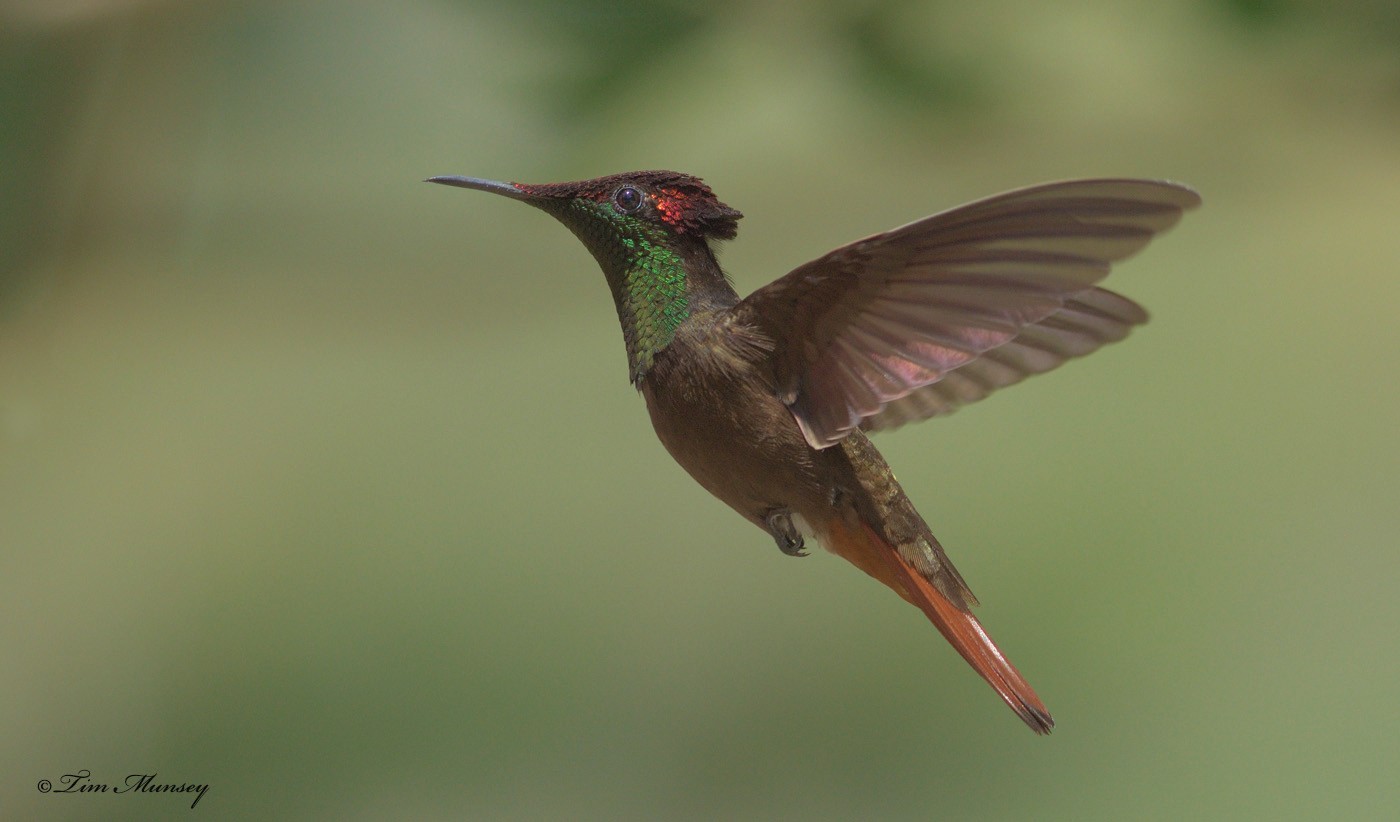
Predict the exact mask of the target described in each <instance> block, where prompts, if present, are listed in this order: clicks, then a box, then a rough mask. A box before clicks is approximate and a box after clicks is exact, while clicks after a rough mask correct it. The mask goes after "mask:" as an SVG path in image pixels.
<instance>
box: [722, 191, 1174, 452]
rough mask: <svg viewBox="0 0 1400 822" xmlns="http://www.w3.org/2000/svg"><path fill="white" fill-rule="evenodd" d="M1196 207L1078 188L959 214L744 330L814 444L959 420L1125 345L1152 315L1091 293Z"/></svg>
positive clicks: (879, 246)
mask: <svg viewBox="0 0 1400 822" xmlns="http://www.w3.org/2000/svg"><path fill="white" fill-rule="evenodd" d="M1199 204H1200V197H1199V195H1197V194H1196V192H1194V191H1192V190H1191V189H1189V188H1187V187H1185V186H1183V185H1179V184H1177V183H1169V182H1160V181H1154V180H1126V179H1124V180H1118V179H1105V180H1071V181H1068V182H1061V183H1048V184H1045V185H1040V186H1033V187H1031V188H1023V189H1019V190H1017V191H1011V192H1008V193H1005V194H999V195H997V196H995V197H989V198H987V199H985V200H978V201H977V202H974V203H969V204H967V205H964V206H959V207H958V208H954V209H952V210H949V211H944V212H942V213H940V214H935V215H933V216H931V217H926V218H924V219H922V220H918V221H917V222H913V223H910V224H908V225H905V226H901V227H900V228H896V229H893V230H891V231H887V232H885V233H883V234H876V235H874V236H871V237H867V238H865V239H863V240H859V241H857V242H854V243H851V244H850V245H846V246H842V247H841V248H838V249H836V250H834V251H832V252H830V253H828V254H826V255H825V256H822V257H820V258H818V259H816V260H813V261H811V262H809V263H807V264H805V265H802V266H799V267H798V268H796V269H794V270H793V271H791V272H790V273H788V274H787V275H785V276H783V277H782V278H780V279H778V280H775V281H774V282H772V283H770V284H768V285H767V286H764V287H763V288H761V289H759V290H758V291H755V292H754V293H753V294H751V295H749V296H748V297H747V298H746V299H744V300H743V301H742V302H741V303H740V304H739V305H738V306H736V307H735V311H736V312H737V316H738V318H739V319H740V320H741V321H743V322H746V323H749V324H752V325H753V326H755V327H756V328H757V329H758V330H760V331H761V332H762V333H763V334H764V335H766V336H767V337H769V338H770V339H772V340H773V341H774V343H775V349H774V378H775V380H776V388H777V391H778V394H779V397H780V398H781V399H782V400H783V402H784V403H786V404H787V405H788V407H789V408H790V409H791V411H792V414H793V416H794V417H795V418H796V420H797V423H798V425H799V426H801V428H802V432H803V433H804V434H805V435H806V437H807V441H808V442H809V443H811V445H812V447H814V448H826V447H828V446H830V445H832V444H834V443H836V442H838V441H840V440H841V438H842V437H844V436H846V435H847V434H848V433H850V432H851V431H852V430H854V429H855V428H857V427H865V428H867V429H872V430H878V429H883V428H892V427H895V426H897V425H902V424H903V423H906V422H912V421H914V420H919V419H925V418H927V417H930V416H933V415H936V414H942V413H947V412H949V411H951V410H953V408H955V407H957V406H959V405H962V404H966V403H968V402H973V401H975V400H978V399H981V398H982V397H984V396H986V395H987V394H989V393H991V392H992V391H994V390H996V389H997V388H1000V387H1002V386H1005V385H1010V384H1012V383H1015V382H1018V381H1020V380H1021V379H1024V378H1025V377H1026V376H1029V375H1030V374H1038V373H1041V372H1043V371H1048V370H1050V369H1051V368H1054V367H1055V366H1057V365H1059V364H1060V363H1062V362H1064V361H1065V360H1066V359H1069V358H1072V357H1077V356H1082V355H1084V354H1087V353H1089V352H1090V351H1093V350H1095V349H1097V348H1098V347H1099V346H1101V345H1103V344H1104V343H1107V342H1112V341H1114V340H1118V339H1122V338H1123V337H1124V336H1126V334H1127V332H1128V330H1129V329H1130V328H1131V327H1132V326H1133V325H1135V324H1138V323H1141V322H1144V321H1145V320H1146V319H1147V315H1146V312H1144V311H1143V310H1142V309H1141V308H1140V307H1138V306H1137V304H1135V303H1133V302H1132V301H1130V300H1128V299H1126V298H1124V297H1120V296H1118V295H1117V294H1114V293H1112V292H1110V291H1105V290H1103V289H1100V288H1095V287H1094V285H1095V283H1097V282H1099V281H1100V280H1102V279H1103V278H1104V277H1105V276H1107V274H1108V271H1109V266H1110V264H1111V263H1113V262H1115V261H1117V260H1121V259H1124V258H1125V257H1128V256H1130V255H1132V254H1133V253H1135V252H1137V251H1138V250H1140V249H1141V248H1142V247H1143V246H1144V245H1146V244H1147V243H1148V241H1149V240H1151V239H1152V237H1153V235H1155V234H1156V233H1157V232H1159V231H1163V230H1165V229H1167V228H1170V227H1171V226H1172V225H1174V224H1175V223H1176V222H1177V220H1179V219H1180V218H1181V214H1182V212H1183V211H1184V210H1186V209H1189V208H1194V207H1196V206H1197V205H1199Z"/></svg>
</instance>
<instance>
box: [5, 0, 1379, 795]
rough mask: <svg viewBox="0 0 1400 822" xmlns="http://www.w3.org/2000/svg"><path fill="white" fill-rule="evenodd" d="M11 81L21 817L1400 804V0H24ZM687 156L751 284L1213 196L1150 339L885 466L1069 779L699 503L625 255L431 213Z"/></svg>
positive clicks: (8, 581)
mask: <svg viewBox="0 0 1400 822" xmlns="http://www.w3.org/2000/svg"><path fill="white" fill-rule="evenodd" d="M0 66H3V72H0V111H2V112H3V116H0V654H3V666H0V740H2V741H0V816H4V818H6V819H59V818H62V819H75V820H87V819H92V820H96V819H162V818H194V817H195V816H197V817H198V818H202V819H255V818H256V819H289V820H290V819H298V820H299V819H332V818H334V819H366V820H368V819H384V818H404V819H408V818H414V819H473V820H476V819H485V820H490V819H719V818H733V819H854V818H872V819H926V818H949V819H1075V820H1084V819H1113V820H1118V819H1173V820H1174V819H1185V818H1210V819H1231V818H1244V819H1249V818H1293V819H1319V818H1327V819H1379V818H1395V816H1396V815H1397V814H1400V780H1397V777H1396V774H1397V773H1400V767H1397V766H1398V765H1400V741H1397V739H1398V738H1400V709H1397V707H1396V704H1397V699H1396V697H1397V696H1400V653H1397V650H1396V642H1397V638H1396V634H1397V629H1398V628H1400V600H1398V599H1397V596H1396V576H1397V573H1398V572H1400V556H1397V554H1396V550H1395V548H1396V544H1395V534H1396V533H1397V531H1400V513H1397V509H1400V505H1398V504H1397V502H1400V500H1397V487H1396V483H1397V468H1400V435H1397V421H1400V402H1397V397H1398V396H1400V389H1397V379H1396V378H1397V372H1398V371H1400V369H1397V366H1396V354H1397V351H1400V330H1397V324H1396V317H1397V309H1400V285H1397V282H1398V281H1400V278H1397V267H1398V266H1400V239H1397V235H1398V234H1400V232H1397V229H1396V225H1395V221H1396V217H1397V212H1400V194H1398V192H1400V7H1397V6H1396V5H1395V4H1394V3H1391V2H1366V0H1353V2H1341V3H1337V2H1322V0H1292V2H1285V0H1233V1H1232V2H1219V1H1218V0H1217V1H1216V2H1211V1H1209V0H1201V1H1200V2H1186V3H1161V2H1152V1H1151V0H1141V1H1140V2H1117V3H1109V2H1098V3H1070V4H1037V3H1033V2H1029V0H1025V1H1024V2H1004V3H1003V2H997V3H985V4H968V3H963V2H884V3H881V2H870V1H867V0H826V2H815V3H808V4H791V3H789V4H775V3H764V2H740V1H739V0H735V1H734V2H727V3H718V4H714V5H712V6H704V5H695V4H690V3H681V2H669V3H642V2H634V3H604V2H601V0H573V1H572V2H550V0H525V1H524V2H487V1H486V0H481V1H480V2H466V1H464V2H449V0H406V2H398V3H371V2H365V1H364V0H348V1H347V0H341V2H330V1H329V0H322V1H321V2H315V1H314V0H298V1H297V2H199V3H193V2H154V1H152V2H136V1H135V0H125V1H123V2H119V1H117V0H0ZM651 167H665V168H677V169H681V170H685V171H690V172H693V173H696V174H700V175H702V176H704V177H705V178H706V179H707V181H709V182H710V183H711V184H712V185H713V186H714V187H715V188H716V190H717V191H718V192H719V194H720V196H721V197H722V198H723V199H724V200H726V201H727V202H729V203H730V204H732V205H734V206H736V207H738V208H740V209H742V210H743V211H744V212H745V214H746V215H747V217H746V219H745V220H744V221H743V223H742V224H741V236H740V239H739V240H738V241H737V242H735V243H733V244H731V245H729V246H728V247H726V249H725V250H724V252H723V255H724V256H723V260H724V263H725V265H726V267H727V268H728V269H729V270H730V272H731V273H732V274H733V276H734V278H735V280H736V282H737V285H738V287H739V290H740V291H741V292H745V293H747V292H748V291H750V290H752V289H753V288H755V287H757V286H759V285H761V284H763V283H765V282H767V281H769V280H771V279H773V278H775V277H777V276H779V275H781V274H782V273H784V272H785V271H787V270H788V269H789V268H791V267H793V266H794V265H796V264H798V263H801V262H803V261H805V260H808V259H810V258H812V257H814V256H817V255H818V254H820V253H822V252H824V251H826V250H827V249H829V248H831V247H833V246H834V245H837V244H839V243H842V242H846V241H848V240H851V239H855V238H857V237H860V236H863V235H865V234H868V233H871V232H874V231H877V230H881V229H884V228H888V227H891V226H894V225H896V224H899V223H903V222H907V221H909V220H911V219H914V218H916V217H919V216H922V215H924V214H927V213H931V212H933V211H936V210H940V209H943V208H946V207H949V206H952V205H955V204H957V203H960V202H963V201H965V200H968V199H972V198H975V197H979V196H983V195H987V194H991V193H994V192H997V191H1000V190H1003V189H1006V188H1011V187H1015V186H1019V185H1025V184H1030V183H1034V182H1040V181H1044V180H1050V179H1058V178H1065V177H1073V176H1085V175H1133V176H1150V177H1168V178H1172V179H1178V180H1182V181H1186V182H1189V183H1191V184H1192V185H1194V186H1196V187H1197V188H1198V189H1199V190H1200V191H1201V192H1202V194H1203V195H1204V197H1205V200H1206V205H1205V207H1204V208H1203V209H1202V210H1201V211H1199V212H1196V213H1194V214H1192V215H1190V216H1188V218H1187V219H1186V220H1185V221H1184V222H1183V223H1182V224H1181V226H1179V227H1178V228H1177V229H1176V230H1175V231H1173V232H1172V233H1171V234H1169V235H1167V236H1166V237H1164V238H1162V239H1161V240H1159V241H1158V242H1157V243H1156V244H1154V245H1153V246H1152V247H1151V248H1150V249H1149V250H1148V252H1146V253H1145V254H1143V255H1142V256H1141V257H1140V258H1137V259H1134V260H1132V261H1130V262H1129V263H1127V264H1125V265H1123V266H1121V267H1119V269H1118V270H1117V271H1116V272H1115V273H1114V275H1113V277H1112V278H1111V280H1110V282H1109V285H1110V286H1112V287H1114V288H1116V289H1118V290H1121V291H1123V292H1125V293H1127V294H1129V295H1131V296H1133V297H1135V298H1136V299H1138V300H1140V301H1141V302H1142V303H1144V304H1145V305H1146V306H1148V308H1149V309H1150V310H1151V311H1152V312H1153V315H1154V319H1153V322H1152V323H1151V324H1150V325H1148V326H1146V327H1145V328H1144V329H1142V330H1140V331H1138V332H1137V333H1136V334H1134V335H1133V337H1132V338H1131V339H1130V340H1128V341H1127V342H1125V343H1123V344H1121V345H1116V346H1112V347H1110V348H1108V349H1107V350H1105V351H1103V352H1101V353H1099V354H1097V355H1095V356H1094V357H1092V358H1090V359H1088V360H1086V361H1084V362H1077V363H1074V364H1072V365H1070V366H1067V367H1066V368H1064V369H1063V370H1062V371H1058V372H1056V373H1054V374H1052V375H1049V376H1045V377H1040V378H1037V379H1033V380H1031V381H1029V382H1028V383H1026V384H1025V385H1022V386H1018V387H1016V388H1015V389H1013V390H1008V391H1006V392H1005V393H1003V394H999V395H998V396H997V397H995V398H993V399H991V400H988V401H987V402H985V403H980V404H978V405H976V406H974V407H972V408H969V409H967V410H965V411H963V412H962V413H959V414H957V415H955V416H953V417H951V418H949V419H946V420H938V421H934V422H930V423H927V424H924V425H921V426H915V427H911V428H907V429H903V430H901V431H898V432H895V433H893V434H890V435H886V436H881V437H880V438H879V440H878V441H879V444H880V446H881V448H882V449H883V450H884V452H885V454H886V456H887V457H888V459H889V461H890V462H891V464H892V465H893V466H894V467H895V469H896V471H898V472H899V475H900V477H901V479H902V480H903V482H904V484H905V487H906V488H907V490H908V491H909V493H910V495H911V496H912V497H913V498H914V500H915V501H916V503H918V505H919V507H920V509H921V510H922V511H923V513H924V515H925V516H926V517H927V518H928V520H929V521H930V523H932V525H933V527H934V531H935V532H936V533H937V534H938V535H939V536H940V537H941V538H942V540H943V542H944V543H945V545H947V546H948V548H949V551H950V553H951V554H952V556H953V557H954V558H955V559H956V560H957V561H958V564H959V567H960V568H961V570H962V571H963V573H964V574H965V575H966V576H967V578H968V579H969V581H970V582H971V584H972V587H973V589H974V590H975V591H977V593H978V594H979V595H980V597H981V598H982V600H983V602H984V603H986V604H985V606H984V607H983V608H982V610H981V612H980V613H981V616H982V618H983V620H984V621H985V623H986V624H987V625H988V627H989V630H990V631H991V633H992V634H993V635H994V636H996V637H997V639H998V640H999V641H1000V643H1001V644H1002V646H1003V648H1005V649H1006V650H1007V653H1008V654H1009V656H1010V657H1011V658H1012V659H1014V660H1015V661H1016V663H1017V665H1018V666H1019V667H1020V668H1021V670H1022V671H1023V672H1025V674H1026V675H1027V677H1028V678H1029V679H1030V680H1031V681H1032V682H1033V683H1034V684H1035V686H1036V688H1037V689H1038V690H1039V692H1040V694H1041V695H1042V696H1043V697H1044V698H1045V700H1046V702H1047V703H1048V704H1049V705H1050V707H1051V708H1052V710H1053V711H1054V714H1055V717H1056V719H1057V720H1058V722H1059V728H1058V729H1057V731H1056V732H1055V734H1054V735H1052V736H1051V737H1050V738H1048V739H1037V738H1034V737H1033V736H1032V735H1031V734H1030V733H1029V732H1028V731H1027V730H1026V728H1025V727H1023V726H1022V725H1021V723H1020V722H1018V721H1017V720H1016V718H1015V717H1014V716H1013V715H1012V714H1011V713H1010V712H1009V711H1008V710H1007V709H1006V707H1005V706H1004V705H1002V704H1001V703H1000V701H999V700H998V699H997V698H996V697H995V695H994V694H993V693H992V692H991V691H990V690H989V689H988V688H987V687H986V685H985V684H983V683H982V682H981V681H980V680H978V679H977V678H976V677H975V676H974V675H973V674H972V673H971V671H969V670H968V669H967V667H966V666H965V665H964V664H963V662H962V661H961V660H960V659H958V658H957V656H956V655H955V654H954V653H953V652H952V651H951V650H950V649H949V648H948V647H947V646H946V645H945V644H944V643H943V641H942V640H941V639H940V638H939V637H938V635H937V633H936V632H935V631H934V630H933V629H932V628H931V627H930V626H929V625H928V624H927V623H926V621H925V620H924V619H923V617H922V616H921V615H920V614H919V613H918V612H917V611H916V610H915V609H913V608H910V607H908V606H907V605H905V604H904V603H902V602H900V601H899V600H898V599H897V598H896V597H894V596H892V595H890V594H889V593H888V592H887V591H885V590H883V589H881V588H880V587H879V586H878V585H876V584H874V583H873V582H871V581H870V580H869V579H867V578H866V577H864V576H863V575H861V574H859V573H858V572H856V571H854V570H853V569H851V568H850V567H848V566H847V565H846V564H845V563H843V562H840V561H839V560H836V559H834V558H832V557H829V556H825V555H820V554H819V555H817V556H814V557H812V558H810V559H807V560H804V561H800V562H799V561H795V560H792V559H788V558H786V557H783V556H782V555H780V554H779V552H778V551H777V550H775V549H774V547H773V545H772V542H771V540H769V538H768V537H767V536H765V535H764V534H762V533H760V532H759V531H757V530H756V529H754V528H752V527H751V526H749V525H747V524H746V523H744V522H743V521H741V520H740V519H739V518H738V517H736V516H735V515H734V514H733V513H732V512H730V511H729V510H728V509H726V508H725V507H724V506H722V505H721V504H720V503H718V502H716V501H714V500H713V499H711V498H710V497H709V496H708V495H707V494H705V493H704V492H703V491H702V490H701V489H699V488H698V487H697V486H695V485H694V484H693V483H692V482H691V480H690V479H689V478H688V477H687V476H685V475H684V473H683V472H682V471H681V470H680V469H679V468H677V467H676V466H675V465H674V464H673V463H672V462H671V460H670V458H669V457H668V456H667V455H666V454H665V452H664V451H663V450H662V448H661V447H660V445H659V444H658V443H657V442H656V440H655V438H654V436H653V434H652V432H651V430H650V425H649V423H648V420H647V417H646V412H645V409H644V407H643V404H642V402H641V400H640V399H639V398H638V397H637V396H636V395H635V393H634V392H633V391H632V390H631V388H629V386H628V384H627V379H626V364H625V358H624V356H623V349H622V345H621V341H620V335H619V334H618V331H617V328H616V326H615V317H614V312H613V308H612V305H611V301H610V299H609V296H608V294H607V290H606V288H605V287H604V286H603V283H602V278H601V275H600V274H599V273H598V271H597V270H596V267H595V265H594V263H593V261H592V260H591V259H590V258H589V257H588V255H587V254H586V252H584V251H583V249H582V248H581V247H580V246H579V245H578V243H577V241H576V240H575V239H574V238H573V237H572V236H570V235H569V234H568V232H567V231H565V230H563V229H562V228H561V227H560V226H558V225H557V224H555V223H553V221H551V220H549V219H548V218H547V217H545V216H543V215H541V214H538V213H535V212H532V211H531V210H529V209H526V208H523V207H521V206H519V205H517V204H514V203H509V202H506V201H503V200H499V199H493V198H490V197H488V196H487V195H484V194H477V193H469V192H463V191H458V190H452V189H445V188H440V187H436V186H427V185H424V184H423V183H422V182H421V180H422V178H424V177H426V176H428V175H431V174H473V175H480V176H489V177H497V178H506V179H516V180H525V181H532V182H544V181H551V180H561V179H578V178H582V177H591V176H595V175H599V174H604V173H610V172H614V171H621V170H627V169H635V168H651ZM83 768H87V769H90V770H91V771H92V772H93V778H94V780H95V781H106V782H114V783H115V782H118V781H120V780H121V779H122V778H124V776H125V775H126V774H129V773H142V772H155V773H157V774H158V775H159V778H158V780H157V781H176V782H184V781H193V782H205V783H208V784H210V785H211V788H210V791H209V793H208V794H207V795H206V796H205V797H204V799H203V801H202V802H201V803H200V805H199V807H198V808H196V809H195V810H194V811H193V812H191V811H190V810H189V809H188V798H187V797H177V796H167V795H148V796H130V795H123V796H113V795H88V796H74V795H68V796H60V795H42V794H40V793H39V792H38V790H37V789H36V787H35V786H36V783H37V781H38V780H40V779H43V778H47V779H50V780H53V781H55V782H57V780H58V779H59V777H60V776H61V775H62V774H65V773H70V772H73V771H76V770H79V769H83Z"/></svg>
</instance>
